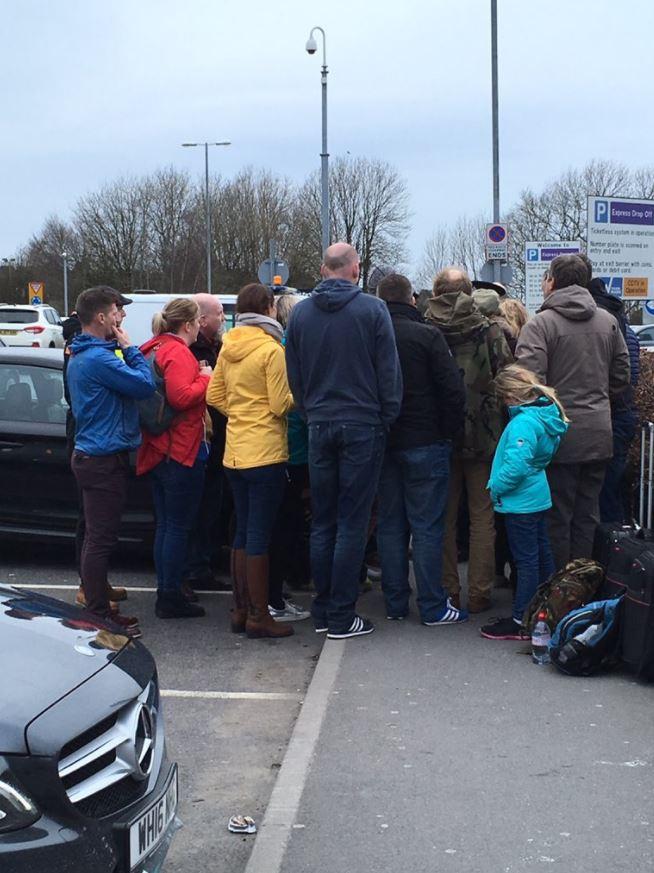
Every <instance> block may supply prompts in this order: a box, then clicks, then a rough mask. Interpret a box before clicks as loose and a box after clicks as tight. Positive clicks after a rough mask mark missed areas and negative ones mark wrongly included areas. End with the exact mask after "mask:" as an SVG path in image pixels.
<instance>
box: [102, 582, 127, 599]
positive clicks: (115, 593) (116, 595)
mask: <svg viewBox="0 0 654 873" xmlns="http://www.w3.org/2000/svg"><path fill="white" fill-rule="evenodd" d="M107 587H108V589H109V600H111V601H112V602H113V603H118V602H119V601H122V600H127V589H126V588H114V586H113V585H108V586H107Z"/></svg>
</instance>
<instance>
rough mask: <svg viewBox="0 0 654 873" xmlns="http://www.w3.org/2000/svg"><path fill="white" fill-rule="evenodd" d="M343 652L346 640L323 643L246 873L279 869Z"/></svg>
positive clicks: (276, 872) (275, 871) (276, 871)
mask: <svg viewBox="0 0 654 873" xmlns="http://www.w3.org/2000/svg"><path fill="white" fill-rule="evenodd" d="M344 649H345V640H325V644H324V646H323V649H322V652H321V653H320V658H319V659H318V664H317V666H316V670H315V672H314V674H313V678H312V680H311V683H310V685H309V689H308V691H307V695H306V697H305V699H304V703H303V704H302V709H301V710H300V715H299V716H298V720H297V721H296V723H295V728H294V729H293V734H292V735H291V740H290V742H289V744H288V749H287V750H286V754H285V755H284V760H283V761H282V766H281V768H280V771H279V775H278V777H277V782H276V783H275V787H274V788H273V792H272V794H271V796H270V802H269V803H268V807H267V809H266V814H265V816H264V819H263V822H262V824H261V827H260V828H259V833H258V835H257V837H256V839H255V842H254V848H253V850H252V854H251V855H250V858H249V860H248V863H247V866H246V868H245V873H279V871H280V870H281V869H282V864H283V861H284V855H285V853H286V846H287V845H288V840H289V837H290V834H291V830H292V828H293V824H294V822H295V819H296V816H297V811H298V809H299V806H300V801H301V799H302V793H303V791H304V786H305V783H306V779H307V775H308V773H309V767H310V766H311V760H312V758H313V755H314V752H315V748H316V744H317V742H318V737H319V736H320V730H321V728H322V724H323V721H324V719H325V715H326V713H327V706H328V705H329V699H330V695H331V691H332V688H333V687H334V682H335V681H336V677H337V675H338V671H339V668H340V664H341V660H342V657H343V651H344Z"/></svg>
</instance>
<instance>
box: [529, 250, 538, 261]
mask: <svg viewBox="0 0 654 873" xmlns="http://www.w3.org/2000/svg"><path fill="white" fill-rule="evenodd" d="M527 260H528V261H537V260H538V249H527Z"/></svg>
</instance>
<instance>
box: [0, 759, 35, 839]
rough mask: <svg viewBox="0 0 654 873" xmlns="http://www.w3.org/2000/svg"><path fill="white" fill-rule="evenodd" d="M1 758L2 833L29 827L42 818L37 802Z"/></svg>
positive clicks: (0, 805) (0, 812) (0, 821)
mask: <svg viewBox="0 0 654 873" xmlns="http://www.w3.org/2000/svg"><path fill="white" fill-rule="evenodd" d="M4 763H5V762H4V761H3V760H2V758H0V834H6V833H8V832H9V831H19V830H21V829H22V828H28V827H29V826H30V825H33V824H34V822H35V821H38V819H40V818H41V813H40V812H39V810H38V808H37V806H36V804H35V803H34V801H33V800H32V798H31V797H30V796H29V795H28V794H27V792H26V791H25V789H24V788H23V787H22V786H21V784H20V783H19V782H18V780H17V779H16V778H15V777H14V776H13V775H12V773H11V772H10V771H9V770H8V769H6V767H5V766H3V764H4Z"/></svg>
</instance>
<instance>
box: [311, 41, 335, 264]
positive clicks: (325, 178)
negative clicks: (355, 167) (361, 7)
mask: <svg viewBox="0 0 654 873" xmlns="http://www.w3.org/2000/svg"><path fill="white" fill-rule="evenodd" d="M316 30H319V31H320V33H321V34H322V67H321V69H320V84H321V91H322V151H321V153H320V187H321V210H320V224H321V227H322V250H323V254H324V253H325V250H326V249H327V248H328V247H329V152H328V151H327V73H328V69H327V37H326V36H325V31H324V30H323V29H322V27H313V28H312V29H311V32H310V34H309V39H308V40H307V44H306V50H307V52H308V53H309V54H310V55H313V54H315V53H316V52H317V51H318V45H317V43H316V40H315V39H314V36H313V34H314V31H316Z"/></svg>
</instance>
